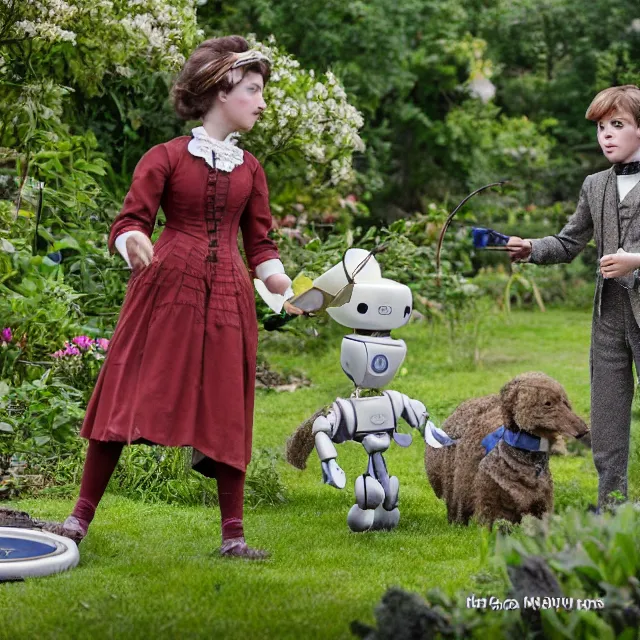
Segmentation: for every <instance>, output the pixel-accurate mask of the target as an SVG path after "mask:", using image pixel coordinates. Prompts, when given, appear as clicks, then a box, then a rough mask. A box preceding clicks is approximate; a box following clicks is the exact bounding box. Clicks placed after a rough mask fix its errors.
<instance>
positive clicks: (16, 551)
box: [0, 527, 80, 582]
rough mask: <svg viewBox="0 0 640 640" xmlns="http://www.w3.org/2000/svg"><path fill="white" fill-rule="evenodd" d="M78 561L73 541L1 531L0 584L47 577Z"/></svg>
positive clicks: (38, 533)
mask: <svg viewBox="0 0 640 640" xmlns="http://www.w3.org/2000/svg"><path fill="white" fill-rule="evenodd" d="M79 560H80V554H79V553H78V547H77V545H76V543H75V542H74V541H73V540H70V539H69V538H65V537H63V536H58V535H56V534H54V533H48V532H46V531H39V530H37V529H19V528H16V527H0V582H1V581H3V580H21V579H23V578H34V577H39V576H48V575H50V574H52V573H59V572H60V571H66V570H67V569H71V568H73V567H75V566H76V565H77V564H78V562H79Z"/></svg>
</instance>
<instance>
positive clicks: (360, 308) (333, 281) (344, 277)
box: [291, 249, 413, 331]
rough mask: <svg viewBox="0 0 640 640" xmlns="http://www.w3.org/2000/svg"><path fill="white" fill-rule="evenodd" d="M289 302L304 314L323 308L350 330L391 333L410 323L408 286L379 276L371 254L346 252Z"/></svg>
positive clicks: (354, 250) (410, 299)
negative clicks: (310, 285)
mask: <svg viewBox="0 0 640 640" xmlns="http://www.w3.org/2000/svg"><path fill="white" fill-rule="evenodd" d="M291 302H292V304H295V305H296V306H298V307H300V308H301V309H303V310H305V311H311V312H313V311H318V310H320V309H326V311H327V313H328V314H329V315H330V316H331V317H332V318H333V319H334V320H335V321H336V322H338V323H339V324H341V325H343V326H345V327H349V328H351V329H365V330H369V331H390V330H391V329H397V328H398V327H401V326H403V325H404V324H406V323H407V322H408V321H409V318H410V317H411V309H412V305H413V298H412V295H411V290H410V289H409V287H407V286H406V285H403V284H400V283H399V282H395V281H394V280H388V279H387V278H383V277H382V274H381V272H380V265H379V264H378V262H377V261H376V259H375V258H374V257H373V252H368V251H365V250H364V249H348V250H347V251H346V252H345V254H344V256H343V258H342V261H341V262H340V263H338V264H337V265H335V266H333V267H332V268H331V269H329V270H328V271H327V272H325V273H323V274H322V275H321V276H319V277H318V278H316V279H315V280H314V282H313V288H312V289H310V290H308V291H306V292H305V293H303V294H301V295H300V296H298V297H296V298H294V299H293V300H292V301H291Z"/></svg>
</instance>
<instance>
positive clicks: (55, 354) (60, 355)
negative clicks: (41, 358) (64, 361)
mask: <svg viewBox="0 0 640 640" xmlns="http://www.w3.org/2000/svg"><path fill="white" fill-rule="evenodd" d="M62 356H64V351H63V350H62V349H58V351H56V352H55V353H52V354H51V357H52V358H62Z"/></svg>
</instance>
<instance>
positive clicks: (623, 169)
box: [613, 161, 640, 176]
mask: <svg viewBox="0 0 640 640" xmlns="http://www.w3.org/2000/svg"><path fill="white" fill-rule="evenodd" d="M613 170H614V171H615V172H616V175H617V176H630V175H633V174H634V173H640V161H638V162H627V163H626V164H622V163H620V164H616V165H613Z"/></svg>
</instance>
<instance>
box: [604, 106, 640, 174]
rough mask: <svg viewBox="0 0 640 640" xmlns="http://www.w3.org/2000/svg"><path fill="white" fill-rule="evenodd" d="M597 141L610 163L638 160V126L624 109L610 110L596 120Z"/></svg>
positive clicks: (639, 151) (639, 136)
mask: <svg viewBox="0 0 640 640" xmlns="http://www.w3.org/2000/svg"><path fill="white" fill-rule="evenodd" d="M597 127H598V142H599V143H600V148H601V149H602V152H603V153H604V155H605V156H606V158H607V160H609V162H611V163H618V162H631V161H632V160H640V127H639V126H638V123H637V122H636V119H635V118H634V117H633V116H632V115H631V114H630V113H627V112H626V111H612V112H611V113H608V114H607V115H606V116H605V117H604V118H602V119H601V120H598V124H597Z"/></svg>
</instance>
